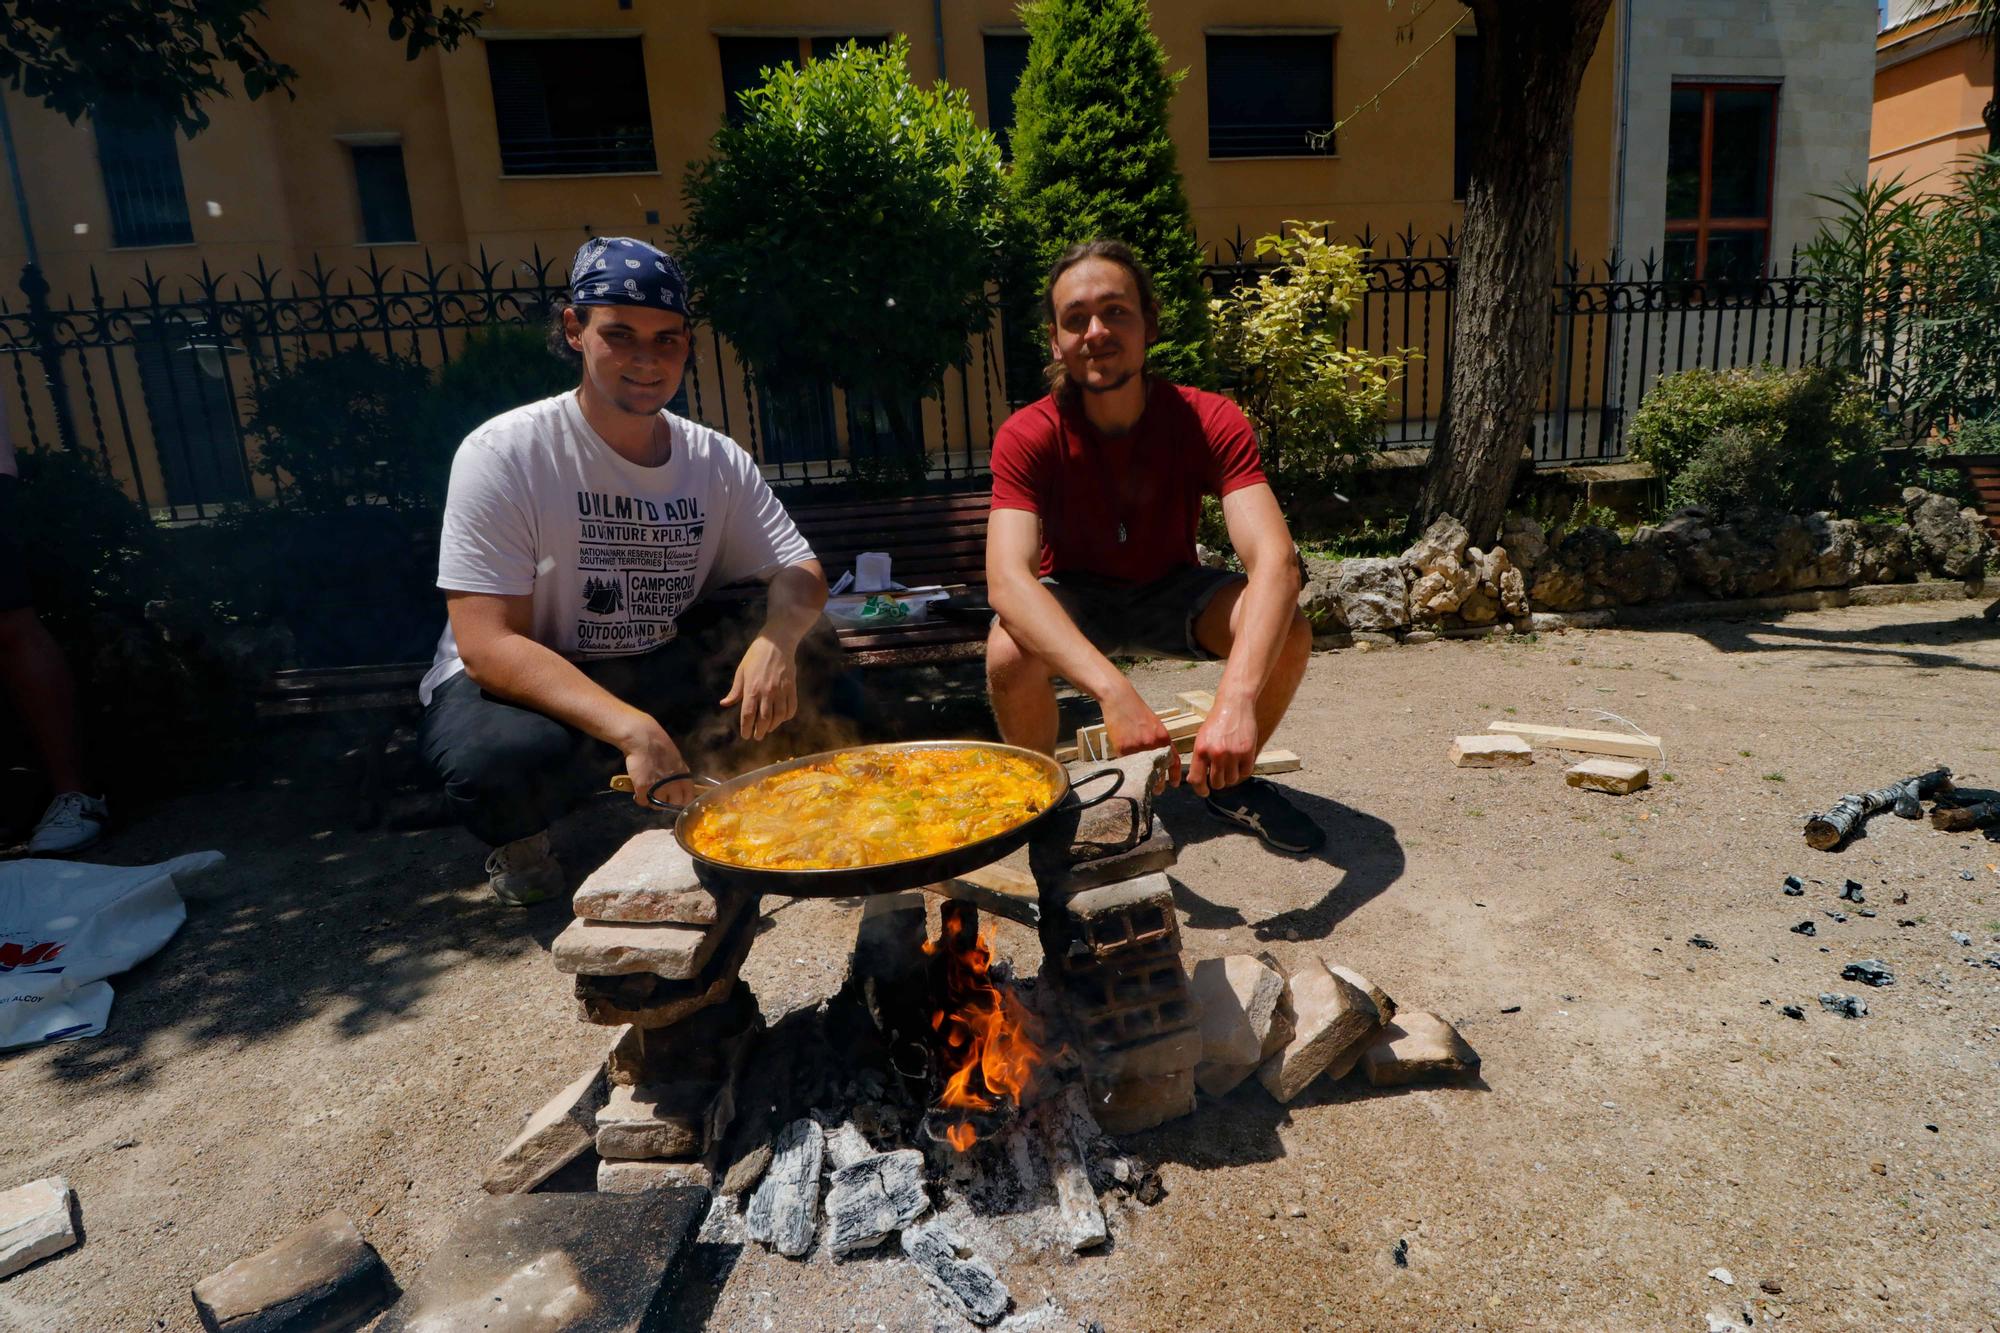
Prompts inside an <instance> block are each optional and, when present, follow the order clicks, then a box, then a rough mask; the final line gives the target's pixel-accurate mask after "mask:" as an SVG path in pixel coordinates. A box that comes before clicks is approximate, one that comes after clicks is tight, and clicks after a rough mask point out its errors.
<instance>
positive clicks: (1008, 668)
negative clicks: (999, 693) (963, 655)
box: [986, 620, 1049, 690]
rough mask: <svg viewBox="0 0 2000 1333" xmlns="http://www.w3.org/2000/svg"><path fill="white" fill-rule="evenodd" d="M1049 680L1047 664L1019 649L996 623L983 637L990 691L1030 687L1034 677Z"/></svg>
mask: <svg viewBox="0 0 2000 1333" xmlns="http://www.w3.org/2000/svg"><path fill="white" fill-rule="evenodd" d="M1038 677H1039V678H1040V679H1041V680H1043V681H1047V680H1048V679H1049V668H1048V664H1047V663H1045V662H1043V661H1042V659H1041V658H1039V657H1037V656H1035V655H1034V654H1033V653H1031V652H1029V651H1028V650H1027V649H1026V648H1024V647H1022V646H1021V643H1020V640H1018V639H1016V638H1015V637H1014V636H1013V635H1011V634H1009V633H1008V632H1007V629H1006V627H1005V626H1004V625H1002V624H1001V623H1000V622H999V621H997V620H996V621H994V622H993V629H992V631H991V632H990V633H988V634H987V636H986V683H987V686H988V688H990V689H993V690H1004V689H1009V688H1014V687H1018V686H1020V685H1024V684H1030V683H1032V682H1034V681H1035V680H1036V679H1037V678H1038Z"/></svg>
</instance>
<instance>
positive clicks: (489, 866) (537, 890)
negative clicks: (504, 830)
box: [486, 829, 564, 907]
mask: <svg viewBox="0 0 2000 1333" xmlns="http://www.w3.org/2000/svg"><path fill="white" fill-rule="evenodd" d="M486 880H487V885H488V887H490V888H491V889H492V890H493V896H494V897H495V898H498V899H499V900H500V901H501V902H503V903H506V904H507V905H508V906H509V907H528V906H532V905H533V904H535V903H538V902H542V901H544V900H546V899H549V898H553V897H555V896H556V895H557V894H559V893H561V892H562V891H563V887H564V886H563V872H562V866H561V865H560V864H559V863H558V862H557V861H556V858H555V854H554V853H552V852H551V851H550V850H549V834H548V830H547V829H544V830H542V831H541V832H540V833H537V834H534V835H533V836H531V837H526V838H516V839H514V841H512V842H510V843H508V844H507V845H506V846H505V847H495V848H494V849H493V851H492V852H491V853H490V854H489V855H488V856H487V858H486Z"/></svg>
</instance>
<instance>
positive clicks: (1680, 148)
mask: <svg viewBox="0 0 2000 1333" xmlns="http://www.w3.org/2000/svg"><path fill="white" fill-rule="evenodd" d="M1777 132H1778V89H1777V88H1776V86H1775V85H1746V84H1740V83H1737V84H1727V83H1725V84H1691V83H1682V84H1675V85H1674V91H1673V103H1672V110H1671V112H1670V116H1669V120H1668V125H1667V235H1666V246H1665V253H1664V256H1663V258H1664V263H1663V265H1662V267H1663V270H1664V273H1665V276H1666V277H1667V278H1668V279H1670V280H1674V281H1683V282H1686V281H1695V280H1700V281H1703V282H1744V281H1754V280H1756V279H1759V278H1762V277H1763V276H1764V273H1765V270H1766V267H1767V266H1768V264H1769V262H1770V251H1771V174H1772V169H1773V163H1774V161H1775V160H1776V156H1777Z"/></svg>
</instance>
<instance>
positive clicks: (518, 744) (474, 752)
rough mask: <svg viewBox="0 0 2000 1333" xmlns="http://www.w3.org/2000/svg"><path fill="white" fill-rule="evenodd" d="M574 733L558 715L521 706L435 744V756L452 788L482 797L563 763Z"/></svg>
mask: <svg viewBox="0 0 2000 1333" xmlns="http://www.w3.org/2000/svg"><path fill="white" fill-rule="evenodd" d="M573 744H574V742H573V737H572V735H571V733H570V731H569V729H568V728H567V727H565V726H563V725H562V723H560V722H557V721H556V720H555V719H554V718H550V717H543V716H542V715H540V714H538V713H528V712H526V711H525V710H521V711H520V714H519V715H518V716H515V717H510V718H507V719H505V720H504V721H498V720H496V721H495V722H494V723H493V724H491V725H488V726H483V727H480V728H478V729H477V730H476V731H474V732H472V734H470V735H463V736H459V737H457V738H454V739H447V740H445V741H444V743H442V744H439V745H435V746H433V747H432V754H431V761H432V763H433V764H434V765H435V766H436V768H437V771H438V776H439V777H441V778H443V779H444V784H445V788H446V790H448V791H450V792H451V793H452V794H453V795H456V796H464V797H472V798H477V797H479V796H481V795H485V794H489V793H494V792H505V791H514V790H517V789H519V788H522V787H525V786H530V785H533V784H534V783H536V782H538V781H540V780H542V779H543V778H544V777H545V776H546V775H548V774H550V773H553V772H556V771H558V770H560V769H561V768H563V767H564V766H565V765H566V764H567V763H568V762H569V758H570V752H571V749H572V748H573Z"/></svg>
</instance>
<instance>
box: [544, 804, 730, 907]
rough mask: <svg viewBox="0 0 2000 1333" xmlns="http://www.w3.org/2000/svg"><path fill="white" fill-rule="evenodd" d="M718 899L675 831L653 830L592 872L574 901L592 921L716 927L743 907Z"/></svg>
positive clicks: (722, 897)
mask: <svg viewBox="0 0 2000 1333" xmlns="http://www.w3.org/2000/svg"><path fill="white" fill-rule="evenodd" d="M733 896H734V895H731V894H729V893H728V892H727V891H725V892H724V893H723V894H722V895H720V896H719V897H718V895H717V894H716V893H715V892H713V891H712V890H710V889H709V888H708V887H707V886H706V885H704V884H703V883H702V882H701V881H700V880H699V879H698V878H696V876H695V869H694V858H693V857H691V856H689V855H688V854H687V852H686V851H684V850H682V848H681V845H680V843H679V842H678V841H677V840H676V839H675V838H674V831H673V830H672V829H670V828H656V829H647V830H646V831H645V832H643V833H639V834H636V835H634V836H633V837H632V838H630V839H628V840H627V841H626V843H625V845H624V846H623V847H620V848H619V849H618V850H617V851H615V852H613V853H612V854H611V859H610V860H608V861H606V862H605V863H604V864H603V865H601V866H599V867H598V868H597V869H596V870H594V871H592V872H591V873H590V876H589V877H588V878H587V879H585V880H584V881H583V883H582V884H581V885H579V886H578V887H577V890H576V894H575V896H574V897H573V898H571V900H570V905H571V906H572V907H574V908H575V910H576V914H577V916H578V917H580V918H582V919H584V920H587V921H621V922H643V921H675V922H681V923H683V924H685V925H690V926H712V925H714V924H715V923H716V922H718V921H721V920H724V919H726V918H728V917H729V916H731V915H733V914H734V911H735V910H736V907H737V906H738V904H736V903H733V902H731V901H730V899H731V898H732V897H733Z"/></svg>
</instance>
